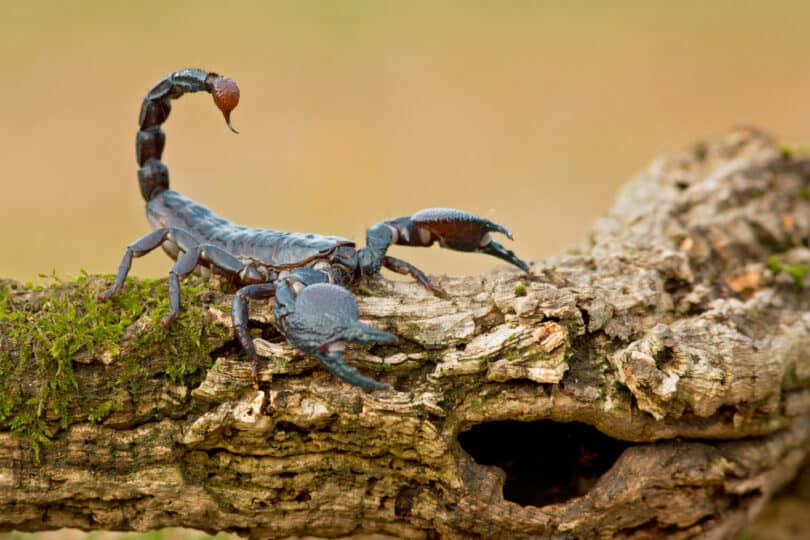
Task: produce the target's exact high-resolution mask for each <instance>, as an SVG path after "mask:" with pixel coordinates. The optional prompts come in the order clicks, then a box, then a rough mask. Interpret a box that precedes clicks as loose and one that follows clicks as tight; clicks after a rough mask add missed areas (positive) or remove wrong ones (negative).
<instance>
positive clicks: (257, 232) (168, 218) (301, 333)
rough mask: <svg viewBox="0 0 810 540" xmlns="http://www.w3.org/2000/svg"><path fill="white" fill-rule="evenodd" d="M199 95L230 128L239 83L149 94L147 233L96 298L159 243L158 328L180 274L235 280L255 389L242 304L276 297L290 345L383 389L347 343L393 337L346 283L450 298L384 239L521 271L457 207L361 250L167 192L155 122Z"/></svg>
mask: <svg viewBox="0 0 810 540" xmlns="http://www.w3.org/2000/svg"><path fill="white" fill-rule="evenodd" d="M201 91H205V92H209V93H211V95H212V96H213V98H214V103H215V104H216V106H217V107H218V108H219V110H220V111H221V112H222V115H223V116H224V118H225V121H226V122H227V124H228V127H229V128H230V129H231V130H232V131H236V130H235V129H234V127H233V125H231V117H230V115H231V112H232V111H233V109H234V108H235V107H236V105H237V104H238V103H239V88H238V87H237V86H236V83H235V82H233V81H232V80H231V79H228V78H226V77H221V76H219V75H217V74H216V73H210V72H205V71H202V70H199V69H184V70H181V71H176V72H174V73H172V74H171V75H169V76H167V77H165V78H163V79H161V80H160V81H158V83H157V84H156V85H155V86H154V87H153V88H152V89H151V90H150V91H149V92H148V93H147V94H146V97H145V98H144V100H143V105H142V107H141V114H140V118H139V122H138V123H139V129H138V134H137V138H136V144H135V150H136V157H137V160H138V166H139V169H138V179H139V182H140V188H141V194H142V195H143V198H144V200H145V201H146V215H147V219H148V220H149V223H150V224H151V225H152V228H153V229H154V230H153V231H152V232H150V233H148V234H146V235H144V236H143V237H141V238H140V239H138V240H136V241H135V242H133V243H131V244H130V245H129V246H128V247H127V249H126V251H125V252H124V257H123V258H122V260H121V264H120V265H119V267H118V273H117V275H116V277H115V281H114V282H113V284H112V286H111V287H110V288H109V289H107V290H105V291H104V292H102V293H101V294H99V295H98V298H99V300H107V299H109V298H110V297H112V296H113V295H114V294H115V293H116V292H118V291H120V290H121V288H122V287H123V286H124V281H125V280H126V277H127V274H128V273H129V270H130V266H131V265H132V259H133V258H135V257H140V256H142V255H145V254H146V253H149V252H150V251H152V250H154V249H155V248H157V247H159V246H160V247H162V248H163V249H164V250H165V251H166V252H167V253H168V254H169V255H170V256H171V257H172V258H173V259H176V262H175V263H174V265H173V266H172V269H171V271H170V272H169V308H170V309H169V313H168V314H167V315H166V316H165V317H164V318H163V319H162V320H161V325H162V326H166V325H169V324H171V323H172V322H173V321H174V320H176V319H177V317H178V316H179V314H180V279H182V278H183V277H184V276H186V275H188V274H190V273H191V272H193V271H199V270H200V269H201V267H202V268H208V269H210V270H214V271H217V272H220V273H223V274H225V275H227V276H228V277H229V278H230V279H231V280H232V281H233V282H234V283H237V284H239V285H242V287H241V288H240V289H239V290H238V291H237V292H236V295H235V296H234V299H233V309H232V315H231V316H232V319H233V324H234V328H235V331H236V335H237V338H238V339H239V342H240V343H241V344H242V347H243V349H244V350H245V353H246V354H247V356H248V359H249V360H250V364H251V376H252V380H253V383H254V385H256V384H258V363H259V358H258V355H257V354H256V348H255V346H254V344H253V338H252V337H251V335H250V333H249V331H248V307H247V306H248V301H259V300H263V299H268V298H271V297H275V307H274V316H275V320H276V325H277V326H278V328H279V329H280V330H281V332H282V333H283V334H284V336H285V338H286V339H287V342H288V343H289V344H290V345H291V346H292V347H294V348H295V349H297V350H299V351H301V352H303V353H305V354H308V355H311V356H313V357H314V358H317V359H318V360H319V361H320V362H321V364H322V365H323V366H324V367H326V368H327V369H328V370H329V371H331V372H332V373H334V374H335V375H337V376H338V377H340V378H341V379H343V380H345V381H346V382H348V383H350V384H353V385H356V386H359V387H360V388H363V389H365V390H367V391H371V390H380V389H383V388H388V385H387V384H384V383H381V382H378V381H375V380H374V379H371V378H369V377H366V376H364V375H362V374H360V373H359V372H358V371H357V370H356V369H355V368H353V367H351V366H349V365H348V364H346V363H345V362H344V360H343V356H342V352H343V351H344V348H345V344H346V343H347V342H357V343H365V344H387V343H394V342H396V340H397V337H396V336H394V335H393V334H389V333H388V332H384V331H382V330H378V329H376V328H373V327H371V326H368V325H366V324H363V323H362V322H360V320H359V313H358V310H357V304H356V302H355V301H354V298H353V297H352V295H351V294H350V293H349V291H348V288H349V287H352V286H354V285H355V284H356V282H357V280H358V279H359V278H360V277H361V276H362V275H370V274H375V273H377V272H379V270H380V268H382V267H383V266H384V267H386V268H389V269H391V270H393V271H394V272H399V273H402V274H410V275H411V276H413V277H414V278H415V279H416V280H418V281H419V282H420V283H421V284H422V285H423V286H425V287H426V288H427V289H428V290H430V291H431V292H433V293H434V294H436V295H439V296H447V293H446V292H445V291H444V290H443V289H441V288H440V287H437V286H435V285H433V284H432V283H431V282H430V280H429V279H428V277H427V276H426V275H425V274H424V273H423V272H422V271H421V270H419V269H418V268H416V267H414V266H413V265H411V264H409V263H407V262H405V261H402V260H399V259H396V258H394V257H390V256H388V255H386V251H387V250H388V247H389V246H390V245H391V244H403V245H409V246H429V245H430V244H432V243H433V242H434V241H438V242H439V243H440V244H441V245H442V246H443V247H447V248H450V249H455V250H459V251H478V252H482V253H487V254H490V255H493V256H495V257H499V258H501V259H503V260H505V261H507V262H509V263H511V264H513V265H514V266H517V267H518V268H520V269H521V270H523V271H528V269H529V267H528V265H527V264H526V263H525V262H524V261H522V260H521V259H519V258H518V257H517V256H516V255H515V254H514V253H513V252H512V251H510V250H508V249H506V248H505V247H503V246H502V245H501V244H499V243H497V242H496V241H494V240H493V239H492V238H491V236H490V233H491V232H500V233H504V234H506V235H507V236H510V235H509V231H507V230H506V228H504V227H502V226H501V225H498V224H497V223H494V222H492V221H489V220H487V219H484V218H481V217H478V216H474V215H472V214H468V213H466V212H462V211H460V210H450V209H444V208H438V209H429V210H422V211H420V212H417V213H416V214H414V215H413V216H411V217H404V218H399V219H393V220H388V221H383V222H381V223H378V224H377V225H375V226H373V227H371V228H370V229H369V230H368V233H367V246H366V247H365V248H362V249H359V250H358V249H357V248H356V245H355V243H354V242H353V241H351V240H348V239H346V238H340V237H337V236H322V235H318V234H305V233H289V232H283V231H276V230H272V229H254V228H250V227H245V226H242V225H236V224H234V223H231V222H230V221H228V220H227V219H224V218H221V217H219V216H218V215H216V214H214V213H213V212H212V211H211V210H209V209H208V208H206V207H205V206H203V205H201V204H198V203H196V202H194V201H192V200H191V199H189V198H187V197H184V196H183V195H181V194H180V193H178V192H176V191H174V190H172V189H169V172H168V168H167V167H166V165H164V164H163V162H162V161H161V156H162V154H163V147H164V145H165V140H166V137H165V135H164V133H163V131H162V129H161V125H162V124H163V123H164V122H165V121H166V119H167V118H168V117H169V112H170V111H171V100H173V99H177V98H179V97H181V96H183V95H184V94H187V93H191V92H201ZM510 237H511V236H510Z"/></svg>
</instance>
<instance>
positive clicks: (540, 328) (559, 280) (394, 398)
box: [0, 129, 810, 538]
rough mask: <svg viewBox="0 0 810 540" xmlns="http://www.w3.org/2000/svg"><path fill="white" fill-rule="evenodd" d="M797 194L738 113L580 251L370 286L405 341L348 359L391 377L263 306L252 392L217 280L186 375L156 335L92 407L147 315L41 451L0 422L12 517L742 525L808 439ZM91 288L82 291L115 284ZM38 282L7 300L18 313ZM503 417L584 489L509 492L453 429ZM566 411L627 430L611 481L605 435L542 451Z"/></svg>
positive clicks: (801, 164)
mask: <svg viewBox="0 0 810 540" xmlns="http://www.w3.org/2000/svg"><path fill="white" fill-rule="evenodd" d="M808 199H810V159H806V158H802V157H797V156H791V155H785V154H784V152H783V151H782V149H781V148H780V147H779V146H778V145H777V144H776V143H775V142H774V141H772V140H771V139H770V138H769V137H768V136H767V135H765V134H763V133H761V132H759V131H756V130H753V129H738V130H735V131H733V132H730V133H728V134H726V135H724V136H722V137H719V138H717V139H713V140H711V141H709V142H705V143H700V144H698V145H695V146H694V147H693V148H691V149H689V150H688V151H686V152H684V153H682V154H680V155H677V156H675V157H672V158H668V159H662V160H659V161H656V162H655V163H654V164H653V165H652V166H650V167H649V168H648V169H647V170H646V171H644V172H643V173H641V174H640V175H639V176H638V177H637V178H635V179H634V180H633V181H631V182H630V183H629V184H628V185H627V186H626V188H625V189H624V190H623V192H622V193H621V194H620V196H619V198H618V200H617V202H616V203H615V206H614V207H613V209H612V211H611V212H610V213H609V214H608V215H607V216H606V217H604V218H602V219H600V220H599V221H598V222H597V223H596V224H595V226H594V228H593V233H592V235H591V237H590V239H589V242H588V243H587V245H585V246H583V247H582V248H581V249H580V250H578V251H576V252H572V253H569V254H565V255H561V256H559V257H556V258H554V259H551V260H546V261H539V262H536V263H534V265H533V267H532V273H531V275H528V276H527V275H521V274H520V273H518V272H516V271H512V270H507V269H502V270H498V271H496V272H493V273H491V274H488V275H485V276H476V277H467V278H447V277H445V278H438V279H440V283H441V285H442V286H444V287H445V288H446V289H447V291H448V292H449V293H450V298H449V299H447V300H442V299H438V298H435V297H433V296H431V295H429V294H427V293H425V292H424V291H423V290H422V289H421V288H420V287H419V286H417V285H414V284H411V283H405V282H388V281H381V282H378V283H372V284H368V285H367V288H368V289H369V290H370V291H371V292H372V293H373V294H371V295H365V296H359V297H358V302H359V305H360V309H361V313H362V316H363V317H364V319H366V320H367V321H370V322H371V324H374V325H377V326H379V327H381V328H385V329H389V330H391V331H393V332H395V333H397V334H398V335H399V336H400V337H401V343H400V344H399V345H397V346H393V347H376V348H373V349H372V350H360V349H354V350H352V351H351V352H350V353H349V355H348V356H349V357H350V358H352V360H353V362H354V363H355V364H356V365H358V366H360V367H361V368H363V369H364V370H365V371H366V372H367V373H369V374H372V375H374V376H375V377H377V378H379V379H381V380H384V381H386V382H389V383H391V384H392V385H393V387H394V389H392V390H390V391H381V392H375V393H364V392H362V391H360V390H359V389H357V388H354V387H350V386H348V385H346V384H344V383H342V382H340V381H337V380H336V379H335V378H333V377H332V376H331V375H329V373H327V372H326V371H325V370H324V369H322V368H320V367H319V366H318V365H317V363H316V362H314V361H312V360H310V359H307V358H304V357H301V356H300V355H297V354H295V353H293V352H292V351H291V349H289V347H287V346H286V345H285V344H284V343H283V341H282V340H281V339H280V338H279V337H278V336H277V335H275V334H274V332H273V330H272V328H271V326H270V325H269V324H265V323H269V321H271V310H270V308H269V307H268V306H261V305H253V306H252V307H251V309H252V318H253V319H254V321H256V322H257V324H258V325H259V326H260V327H262V328H264V334H263V335H264V336H265V337H267V338H268V339H267V340H260V345H261V346H260V352H261V354H262V355H263V356H264V357H266V358H267V362H266V364H265V365H264V366H263V369H262V372H261V384H260V388H259V389H258V390H255V389H253V388H251V387H250V384H249V373H248V369H247V367H246V364H245V362H244V361H243V360H242V354H241V353H240V351H239V348H238V347H237V346H235V344H234V339H233V335H232V332H231V330H230V329H229V328H228V325H229V316H228V314H227V313H225V312H224V311H223V309H222V305H223V299H224V298H225V297H224V296H223V295H222V294H221V293H215V294H210V295H202V296H201V297H200V298H201V299H199V302H198V303H197V305H195V306H192V307H189V309H191V310H198V311H199V312H200V313H204V314H206V315H205V317H206V323H205V324H206V325H210V326H212V327H214V326H220V327H225V328H226V329H227V332H228V334H227V335H226V336H225V337H222V338H217V339H213V340H211V342H210V344H209V345H208V346H209V350H208V351H207V352H208V353H209V354H212V355H213V358H212V360H214V363H213V367H212V368H211V369H210V370H208V371H207V373H206V374H205V375H204V376H201V377H199V378H198V379H196V380H195V381H194V382H193V383H189V385H188V386H185V385H182V384H180V385H178V384H176V383H173V382H171V381H169V380H168V379H167V378H166V376H165V375H164V374H163V372H164V371H165V369H166V366H167V365H170V364H171V363H172V362H176V361H177V358H176V356H175V355H174V354H173V352H172V350H171V347H167V349H169V350H164V349H161V348H160V346H159V345H158V346H156V347H155V348H154V354H152V356H151V357H150V360H149V361H146V362H144V363H143V365H141V366H139V367H138V369H137V370H136V372H135V373H134V374H132V375H131V376H132V379H131V380H130V384H129V386H128V390H126V391H125V392H124V394H125V395H124V397H123V398H122V401H121V402H120V403H119V406H117V407H114V408H113V409H112V410H109V411H105V414H99V413H98V405H99V400H100V399H101V398H100V397H99V395H98V394H99V393H104V392H105V391H106V392H114V390H109V388H110V387H109V386H104V384H103V383H104V381H106V380H108V379H109V377H110V376H111V375H110V374H114V373H117V372H116V371H115V369H116V366H120V365H122V363H123V362H124V359H125V357H126V355H128V354H131V352H132V347H131V345H132V343H131V342H132V336H133V335H136V334H137V335H140V334H143V333H144V332H146V333H148V332H150V331H152V330H150V329H151V328H153V326H154V324H153V322H152V319H151V318H149V317H148V316H146V315H145V316H143V317H142V318H141V319H139V320H138V321H135V322H134V323H133V329H131V331H130V332H128V333H127V334H126V335H125V337H124V342H123V343H122V344H121V347H120V349H116V350H113V351H108V352H107V353H100V354H99V353H98V351H95V352H94V354H92V355H88V354H86V353H84V354H83V353H82V352H78V353H77V355H76V359H75V362H74V365H75V367H76V377H77V383H78V385H77V387H78V388H77V391H76V393H75V395H74V396H73V397H72V398H71V400H70V402H69V404H68V410H69V420H67V421H65V424H66V425H64V426H59V425H58V423H56V424H54V425H53V429H54V436H53V442H52V443H51V444H48V445H45V446H43V448H42V450H41V456H40V461H39V463H37V462H36V461H35V459H34V455H33V453H32V452H31V451H29V450H27V449H26V448H27V446H26V445H27V444H28V443H27V442H26V441H25V439H24V438H20V437H12V436H11V435H10V434H9V433H8V431H6V432H0V529H12V528H16V529H21V530H41V529H51V528H58V527H79V528H83V529H139V530H144V529H153V528H159V527H165V526H186V527H193V528H198V529H203V530H209V531H220V530H227V531H233V532H236V533H238V534H241V535H245V536H250V537H255V538H265V537H274V538H280V537H287V536H293V535H299V536H304V535H316V536H327V537H335V536H341V535H351V534H364V533H382V534H387V535H390V536H393V537H397V538H434V537H437V536H441V537H447V538H467V537H486V538H536V537H546V536H554V537H560V538H569V537H570V538H591V537H604V538H650V537H657V536H660V535H666V536H667V537H670V538H686V537H693V536H696V535H704V536H705V537H707V538H723V537H727V536H729V535H731V534H733V533H734V532H735V531H737V530H738V529H739V528H740V527H742V526H743V525H744V524H746V523H747V522H749V521H750V520H751V519H752V517H753V516H754V515H755V514H756V513H757V512H758V511H759V509H760V508H761V507H762V505H763V504H764V503H765V502H767V500H768V499H769V497H770V496H771V495H772V494H773V493H774V492H775V491H776V490H778V489H779V488H780V487H781V486H783V485H784V484H785V483H786V482H788V481H789V480H790V479H791V478H793V476H794V475H795V474H796V472H797V471H798V470H799V468H800V467H801V465H802V463H804V462H806V460H807V459H808V453H810V291H809V290H808V284H807V283H805V282H806V281H810V276H808V277H807V279H803V277H804V271H805V270H806V267H807V265H810V249H808V242H810V200H808ZM548 204H554V202H553V194H550V193H544V194H542V196H541V195H539V194H538V201H537V208H538V212H542V211H543V206H544V205H548ZM536 234H553V231H536ZM459 256H463V255H459ZM87 283H88V285H87V291H86V293H87V294H88V295H93V294H95V293H96V292H97V291H98V290H101V288H102V287H103V286H104V285H105V282H104V281H103V280H101V279H90V280H88V281H87ZM47 294H48V289H46V290H44V291H39V292H30V291H22V290H18V291H11V292H10V297H9V298H10V300H9V305H10V306H12V308H13V306H15V305H18V304H19V305H21V304H22V303H23V302H26V303H28V304H29V305H30V304H32V303H34V304H35V303H36V298H37V295H47ZM15 302H16V304H15ZM128 339H129V340H130V341H129V342H128V341H127V340H128ZM3 346H4V347H5V348H6V350H7V351H10V354H14V350H15V349H14V347H15V345H14V344H13V343H10V342H9V341H8V340H6V341H5V342H4V343H3ZM99 373H101V374H106V375H104V376H106V377H107V379H103V377H102V379H103V380H102V381H99V376H98V374H99ZM29 376H30V377H33V378H34V382H33V383H32V382H31V381H28V382H26V381H24V380H22V379H23V378H25V377H29ZM38 376H40V375H39V374H37V373H36V372H35V373H33V374H26V373H15V374H12V377H18V378H19V380H14V381H12V385H18V386H19V387H22V388H24V389H27V388H29V387H36V385H37V384H39V383H41V382H42V381H36V377H38ZM132 380H135V381H137V382H138V384H137V385H133V384H132ZM7 387H8V385H7ZM105 388H106V389H108V390H104V389H105ZM25 391H28V390H25ZM93 411H95V414H94V415H93ZM91 415H93V419H94V420H95V421H89V417H90V416H91ZM45 417H46V418H55V417H56V414H55V413H52V412H48V411H46V414H45ZM502 420H513V421H515V420H516V421H521V422H528V421H536V420H547V421H552V422H555V423H561V424H559V425H557V426H556V428H557V431H550V432H549V433H556V434H557V435H555V436H554V437H549V438H548V439H547V440H542V441H541V442H538V441H537V440H531V441H529V440H527V441H526V442H517V443H516V442H515V439H507V438H504V439H503V440H502V441H501V440H494V441H489V443H490V444H489V446H490V447H495V448H497V447H498V445H499V444H501V443H502V444H503V445H505V446H507V448H504V449H503V452H502V453H504V452H505V453H506V454H508V451H509V450H510V448H509V447H508V446H509V445H512V446H514V447H515V450H516V451H517V450H518V449H520V450H523V451H525V450H526V448H525V447H526V446H527V445H530V444H531V445H536V452H537V453H536V458H534V459H533V462H532V467H533V468H534V469H535V470H536V471H540V472H541V473H540V474H539V476H540V477H543V475H544V471H548V472H549V475H552V473H553V472H557V473H559V472H560V469H565V468H566V467H568V468H569V469H570V470H565V471H563V472H564V476H565V477H566V478H567V481H568V483H569V484H570V485H573V486H574V488H573V492H572V491H570V489H569V491H568V492H566V493H568V494H569V495H560V496H557V497H556V498H555V497H554V496H553V493H554V492H555V491H554V490H555V486H548V485H544V486H543V487H542V488H541V487H538V488H537V489H538V491H539V490H541V489H542V490H544V493H545V494H546V495H548V494H549V493H552V499H551V500H553V501H555V502H554V503H553V504H546V505H545V506H540V507H537V506H532V505H529V504H525V502H526V500H530V501H531V500H535V499H532V497H533V496H534V495H533V494H531V493H529V494H528V495H526V497H528V499H526V498H524V499H522V502H524V504H520V503H519V502H512V501H509V500H505V499H504V496H503V484H504V481H505V477H506V476H507V474H508V475H511V476H514V475H516V474H518V473H516V472H514V471H515V470H514V469H512V470H511V471H512V472H509V461H510V459H511V458H510V457H509V456H508V455H506V457H503V456H502V457H501V462H502V463H503V467H505V468H506V469H507V473H504V471H503V470H502V469H501V468H498V467H495V466H488V465H479V464H478V463H476V462H475V461H474V460H473V459H472V458H471V457H470V455H469V454H468V453H467V452H466V451H465V450H464V449H463V448H462V446H461V444H460V443H459V434H460V433H462V432H464V431H465V430H468V429H470V428H471V427H472V426H474V425H477V424H484V423H489V422H496V421H502ZM10 422H11V420H9V419H8V418H7V419H6V421H5V422H4V425H5V426H6V428H8V426H9V425H10ZM570 422H578V423H582V424H586V425H589V426H593V427H595V428H596V429H598V430H599V431H600V432H601V433H602V434H604V435H607V436H608V437H610V438H612V439H616V440H620V441H624V442H623V443H621V445H622V446H620V447H619V450H618V451H617V452H618V453H620V454H621V455H620V457H618V459H617V460H616V461H615V463H613V465H612V467H610V468H609V469H607V466H605V467H604V469H606V470H604V471H600V473H603V474H601V476H599V477H598V478H590V479H588V478H586V475H585V474H584V473H583V470H584V468H585V466H586V465H587V463H588V461H589V459H592V458H593V456H598V455H601V454H602V453H603V452H604V448H602V447H601V446H600V445H601V443H589V442H588V441H589V440H591V439H587V440H586V439H583V440H582V441H580V443H579V446H577V444H578V443H577V441H574V442H573V445H574V446H572V447H576V448H578V450H577V452H580V453H581V454H582V455H581V456H580V457H581V459H579V458H578V459H577V460H575V462H574V464H573V465H571V464H568V465H566V464H562V463H559V462H557V461H556V460H555V459H546V458H545V457H544V456H547V455H548V454H547V452H548V450H549V449H552V448H554V447H555V446H556V445H559V444H563V442H562V441H563V439H565V440H568V439H571V438H576V437H578V436H579V435H576V434H577V433H580V431H577V430H576V429H574V426H576V425H577V424H569V423H570ZM507 426H509V424H507ZM569 427H570V428H571V429H572V431H571V433H572V434H573V435H571V437H568V438H566V437H565V436H559V434H560V433H563V434H565V433H567V431H566V430H567V429H569ZM580 427H581V426H580ZM559 430H562V431H559ZM518 441H519V439H518ZM568 443H571V441H570V440H568ZM589 444H594V445H595V446H596V447H589V446H588V445H589ZM518 447H519V448H518ZM625 447H626V448H625ZM622 449H623V450H622ZM528 450H530V452H529V456H530V459H531V456H532V455H533V454H531V450H534V449H533V448H531V447H529V448H528ZM490 451H492V448H490ZM588 456H591V458H589V457H588ZM482 461H484V460H483V459H482ZM608 465H609V463H608ZM518 480H519V479H518ZM531 488H532V484H531V482H528V488H527V484H526V482H524V485H523V489H524V490H525V489H529V490H531Z"/></svg>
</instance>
